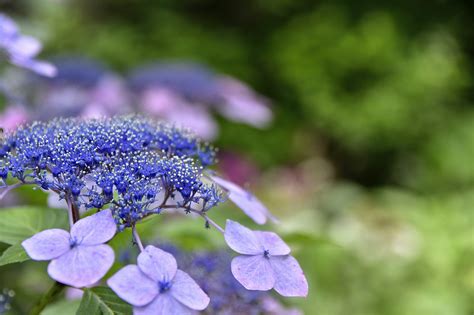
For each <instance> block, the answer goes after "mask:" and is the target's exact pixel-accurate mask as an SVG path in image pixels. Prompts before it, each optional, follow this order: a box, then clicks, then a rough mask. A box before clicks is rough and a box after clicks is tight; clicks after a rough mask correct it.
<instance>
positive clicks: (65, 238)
mask: <svg viewBox="0 0 474 315" xmlns="http://www.w3.org/2000/svg"><path fill="white" fill-rule="evenodd" d="M21 245H22V246H23V248H24V249H25V251H26V253H27V254H28V256H30V258H31V259H33V260H50V259H54V258H56V257H59V256H61V255H63V254H64V253H66V252H67V251H69V249H70V247H69V233H68V232H67V231H64V230H61V229H50V230H44V231H42V232H39V233H37V234H35V235H33V236H32V237H30V238H28V239H26V240H24V241H23V242H21Z"/></svg>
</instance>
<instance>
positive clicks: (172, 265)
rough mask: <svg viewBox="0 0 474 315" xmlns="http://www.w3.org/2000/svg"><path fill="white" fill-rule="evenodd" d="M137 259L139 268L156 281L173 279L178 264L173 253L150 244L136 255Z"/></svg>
mask: <svg viewBox="0 0 474 315" xmlns="http://www.w3.org/2000/svg"><path fill="white" fill-rule="evenodd" d="M137 261H138V267H139V268H140V270H141V271H142V272H143V273H144V274H146V275H147V276H148V277H150V278H151V279H153V280H155V281H156V282H157V283H158V281H171V280H173V278H174V276H175V274H176V270H178V264H177V263H176V259H175V258H174V257H173V255H171V254H170V253H168V252H165V251H164V250H161V249H159V248H157V247H155V246H151V245H148V246H147V247H146V248H145V250H144V251H143V252H141V253H140V255H138V259H137Z"/></svg>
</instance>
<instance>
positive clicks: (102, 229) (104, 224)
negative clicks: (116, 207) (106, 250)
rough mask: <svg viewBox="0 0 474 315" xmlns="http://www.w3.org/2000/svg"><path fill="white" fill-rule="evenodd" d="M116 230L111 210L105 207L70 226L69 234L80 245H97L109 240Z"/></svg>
mask: <svg viewBox="0 0 474 315" xmlns="http://www.w3.org/2000/svg"><path fill="white" fill-rule="evenodd" d="M116 231H117V225H116V224H115V221H114V218H113V217H112V212H111V211H110V210H108V209H107V210H102V211H100V212H98V213H96V214H93V215H91V216H88V217H85V218H84V219H81V220H79V221H77V222H76V223H75V224H74V225H73V227H72V228H71V236H72V237H73V238H76V240H77V242H78V243H79V244H81V245H98V244H103V243H105V242H107V241H108V240H110V239H111V238H112V237H113V236H114V235H115V232H116Z"/></svg>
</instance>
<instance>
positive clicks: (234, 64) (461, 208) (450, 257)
mask: <svg viewBox="0 0 474 315" xmlns="http://www.w3.org/2000/svg"><path fill="white" fill-rule="evenodd" d="M0 9H1V10H2V11H4V12H7V13H8V14H9V15H11V16H12V17H14V18H15V19H16V20H17V21H18V22H19V23H20V25H21V27H22V31H23V32H24V33H27V34H30V35H35V36H36V37H38V38H39V39H41V40H42V42H43V43H44V46H45V47H44V52H43V53H42V55H41V57H42V59H49V58H54V57H55V56H57V55H64V54H69V55H75V56H82V57H87V58H92V59H95V60H97V61H99V62H100V63H101V64H102V65H103V66H104V67H106V68H107V69H110V71H113V72H114V73H116V74H118V75H119V76H124V77H125V76H127V74H129V73H130V71H132V70H133V69H134V68H135V67H139V66H143V65H146V64H148V63H150V62H155V61H157V60H161V61H181V60H188V61H193V62H197V63H200V64H204V65H206V66H207V67H209V68H210V69H213V70H214V71H216V72H218V73H222V74H226V75H229V76H233V77H234V78H237V79H238V80H241V81H242V82H245V83H246V84H248V85H249V86H251V87H252V88H253V89H254V90H255V91H257V92H258V93H259V94H261V95H264V96H265V97H266V98H268V99H269V100H270V101H271V110H272V112H273V121H272V122H271V123H270V124H269V125H268V126H267V127H265V128H254V127H252V126H249V125H247V124H243V123H237V122H233V121H230V120H227V119H225V118H223V117H222V116H215V119H216V121H217V124H218V128H219V131H218V134H217V138H216V139H215V144H216V146H217V147H219V148H220V150H221V151H220V152H221V156H220V157H221V162H222V163H221V169H220V171H222V172H224V173H226V174H227V175H228V176H231V177H233V178H234V180H236V181H238V182H239V183H241V184H244V185H247V186H248V187H249V188H251V190H253V191H255V192H256V195H257V196H259V197H261V199H262V200H263V201H264V202H265V203H266V204H267V205H268V206H269V208H270V209H271V210H272V211H273V212H274V213H275V214H276V215H277V216H278V217H279V218H280V220H281V223H280V224H279V225H274V226H271V228H272V229H275V230H277V231H278V232H279V233H280V234H281V235H282V236H283V238H284V239H285V240H286V241H287V242H288V243H289V244H290V245H291V246H292V248H293V252H294V255H295V256H296V257H297V258H298V259H299V261H300V263H301V265H302V267H303V269H304V270H305V271H306V274H307V276H308V280H309V283H310V294H309V296H308V298H307V299H284V300H282V302H283V303H284V304H287V305H290V306H295V307H298V308H299V309H301V310H302V311H303V312H304V313H305V314H321V315H323V314H328V315H332V314H334V315H338V314H341V315H342V314H344V315H345V314H353V315H376V314H384V315H412V314H417V315H425V314H426V315H457V314H459V315H470V314H473V313H474V161H473V157H474V86H473V82H474V81H473V70H474V24H473V21H474V6H473V4H472V2H471V1H441V0H440V1H425V2H416V1H408V0H399V1H357V2H354V1H325V0H321V1H309V0H300V1H290V0H253V1H249V0H244V1H233V2H232V1H217V0H201V1H196V0H182V1H168V0H161V1H126V0H101V1H96V0H83V1H72V0H69V1H66V0H42V1H33V0H31V1H27V0H17V1H5V0H3V1H1V2H0ZM29 92H30V91H29V90H28V85H27V86H26V87H25V86H23V87H21V88H20V90H19V93H20V94H22V93H24V94H25V95H26V93H29ZM2 104H3V105H2V106H3V107H6V106H7V102H6V101H2ZM250 115H251V114H250ZM19 196H20V197H17V200H16V202H17V203H20V204H31V203H36V204H45V202H46V196H44V194H42V193H40V192H36V193H32V192H31V190H25V191H21V192H20V194H19ZM214 212H215V215H217V218H218V221H219V219H220V222H223V219H224V218H225V217H228V216H231V217H235V218H239V219H241V220H243V222H245V223H246V224H247V225H249V226H252V227H255V226H253V225H252V223H251V222H250V221H249V220H247V221H246V219H245V218H243V216H241V215H240V213H239V212H238V211H237V210H236V209H235V208H233V207H232V206H231V205H230V204H226V205H222V206H220V208H219V209H217V210H214ZM144 229H145V228H144ZM146 229H147V231H148V232H149V234H148V235H149V238H150V239H152V238H157V237H158V238H160V239H162V240H165V241H169V242H172V243H173V244H176V245H177V246H181V247H183V248H188V249H195V248H208V249H210V248H219V247H220V246H223V245H224V243H223V242H222V240H220V239H219V238H218V237H216V235H213V234H211V233H205V231H203V230H202V229H201V226H200V224H199V223H197V222H195V221H193V220H173V221H170V222H168V223H167V224H166V225H164V224H163V221H158V222H156V224H155V225H153V226H152V227H147V228H146ZM40 271H42V272H40ZM48 281H50V280H48V278H47V276H46V275H45V273H44V266H43V265H41V266H39V267H37V265H34V266H33V264H32V263H30V262H27V263H23V264H21V265H11V266H8V267H7V268H3V269H2V270H1V271H0V283H1V285H0V287H9V288H12V289H14V290H15V292H16V294H17V295H16V298H15V299H13V301H12V304H13V306H14V307H16V308H17V309H19V310H20V311H19V313H20V314H21V310H24V309H27V307H28V306H29V303H31V301H32V300H34V299H37V297H38V296H40V294H41V292H43V291H44V290H46V288H47V287H48V286H49V282H48Z"/></svg>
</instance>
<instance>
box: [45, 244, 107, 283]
mask: <svg viewBox="0 0 474 315" xmlns="http://www.w3.org/2000/svg"><path fill="white" fill-rule="evenodd" d="M113 263H114V251H113V250H112V248H111V247H110V246H109V245H103V244H102V245H94V246H82V245H79V246H77V247H75V248H73V249H72V250H70V251H69V252H67V253H66V254H64V255H62V256H60V257H59V258H56V259H53V260H52V261H51V262H50V263H49V266H48V273H49V275H50V277H51V278H53V279H54V280H56V281H58V282H61V283H64V284H67V285H70V286H73V287H77V288H82V287H85V286H89V285H92V284H94V283H95V282H97V281H99V280H100V279H101V278H102V277H103V276H105V274H106V273H107V271H108V270H109V269H110V267H112V264H113Z"/></svg>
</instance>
